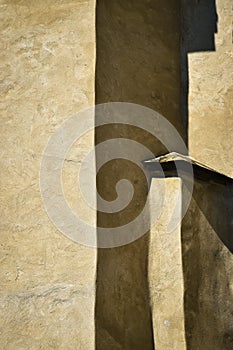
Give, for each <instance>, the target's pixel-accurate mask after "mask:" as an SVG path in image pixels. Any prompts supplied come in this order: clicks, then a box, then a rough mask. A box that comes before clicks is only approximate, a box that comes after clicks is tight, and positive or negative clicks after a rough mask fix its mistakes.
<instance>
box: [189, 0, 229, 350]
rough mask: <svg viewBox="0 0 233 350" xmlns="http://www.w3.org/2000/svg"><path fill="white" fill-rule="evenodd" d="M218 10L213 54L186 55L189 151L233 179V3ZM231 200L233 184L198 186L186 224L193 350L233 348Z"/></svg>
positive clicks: (225, 0) (221, 3)
mask: <svg viewBox="0 0 233 350" xmlns="http://www.w3.org/2000/svg"><path fill="white" fill-rule="evenodd" d="M193 3H194V2H193ZM201 3H202V4H203V2H201V1H200V2H199V5H200V6H201ZM206 3H207V2H206ZM210 3H212V4H214V1H213V2H209V4H210ZM199 5H198V3H197V4H195V6H199ZM216 11H217V14H218V23H217V29H218V31H217V33H215V34H214V40H215V49H213V47H212V48H210V49H211V50H210V51H209V52H207V51H205V50H204V51H203V50H202V52H191V53H189V54H188V64H189V99H188V106H189V150H190V154H191V155H192V156H193V157H194V158H196V159H197V160H198V161H201V162H202V163H204V164H206V165H209V166H210V167H212V168H214V169H216V170H217V171H219V172H222V173H224V174H226V175H228V176H231V177H232V176H233V172H232V169H233V167H232V165H233V159H232V147H233V143H232V142H233V137H232V136H233V110H232V100H233V79H232V78H233V75H232V73H233V71H232V60H233V46H232V18H233V17H232V1H231V0H217V1H216ZM212 15H213V13H212ZM213 20H214V18H213ZM189 21H190V22H191V21H192V18H190V19H189ZM194 34H195V33H194ZM207 44H208V43H207ZM209 46H211V44H209ZM204 48H205V47H203V48H202V49H204ZM207 48H208V45H207ZM210 180H211V179H210ZM232 198H233V197H232V185H231V186H230V185H228V186H224V185H218V184H215V183H209V182H208V181H204V182H202V181H196V182H195V186H194V192H193V199H192V202H191V205H190V208H189V211H188V213H187V215H186V217H185V219H184V220H183V225H182V237H183V260H184V261H183V262H184V264H183V265H184V277H185V291H186V292H185V310H186V336H187V344H188V349H191V350H192V349H193V350H196V349H214V350H220V349H226V350H228V349H232V346H233V330H232V324H233V318H232V302H233V292H232V269H233V256H232V253H231V252H230V250H229V249H228V248H227V246H225V245H224V244H223V242H222V240H221V239H223V240H224V241H225V243H227V242H228V243H229V244H228V246H230V245H231V247H232V238H231V237H232V232H233V227H232V203H233V202H232Z"/></svg>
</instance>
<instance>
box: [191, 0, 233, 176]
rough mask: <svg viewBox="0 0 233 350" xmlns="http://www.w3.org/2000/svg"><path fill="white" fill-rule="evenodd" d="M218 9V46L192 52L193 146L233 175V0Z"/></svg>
mask: <svg viewBox="0 0 233 350" xmlns="http://www.w3.org/2000/svg"><path fill="white" fill-rule="evenodd" d="M197 6H198V5H197ZM216 10H217V14H218V24H217V27H218V33H216V34H215V46H216V50H215V51H210V52H193V53H189V55H188V61H189V149H190V154H191V156H193V157H194V158H196V159H198V160H199V161H200V162H203V163H205V164H207V165H209V166H211V167H212V168H215V169H216V170H218V171H220V172H223V173H225V174H227V175H229V176H233V157H232V149H233V136H232V135H233V108H232V101H233V69H232V66H233V44H232V21H233V10H232V0H217V1H216Z"/></svg>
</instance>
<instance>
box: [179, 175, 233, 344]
mask: <svg viewBox="0 0 233 350" xmlns="http://www.w3.org/2000/svg"><path fill="white" fill-rule="evenodd" d="M232 212H233V184H232V181H230V180H229V182H228V184H227V185H219V184H214V183H208V182H203V181H199V180H198V181H197V180H196V181H195V184H194V191H193V199H192V202H191V205H190V208H189V210H188V212H187V214H186V216H185V218H184V220H183V224H182V243H183V264H184V282H185V318H186V337H187V346H188V349H214V350H218V349H226V350H230V349H232V346H233V329H232V321H233V317H232V315H233V303H232V300H233V292H232V288H231V287H230V285H231V276H232V274H233V265H232V251H233V220H232Z"/></svg>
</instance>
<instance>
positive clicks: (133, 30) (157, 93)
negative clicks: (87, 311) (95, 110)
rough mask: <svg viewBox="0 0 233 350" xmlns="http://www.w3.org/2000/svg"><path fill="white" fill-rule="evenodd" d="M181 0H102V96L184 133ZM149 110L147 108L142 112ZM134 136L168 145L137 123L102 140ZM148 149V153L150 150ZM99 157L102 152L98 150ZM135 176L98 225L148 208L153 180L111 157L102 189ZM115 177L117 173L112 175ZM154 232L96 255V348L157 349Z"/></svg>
mask: <svg viewBox="0 0 233 350" xmlns="http://www.w3.org/2000/svg"><path fill="white" fill-rule="evenodd" d="M179 14H180V4H179V1H176V0H169V1H167V2H164V1H141V0H136V1H135V0H132V1H131V0H129V1H125V0H120V1H117V2H116V1H109V0H100V1H98V3H97V23H96V26H97V66H96V102H97V103H104V102H111V101H112V102H115V101H121V102H132V103H136V104H141V105H144V106H147V107H150V108H152V109H154V110H155V111H158V112H160V113H161V114H162V115H164V116H165V117H166V118H167V119H168V120H169V121H171V122H172V123H173V124H174V125H175V126H176V128H177V129H178V130H179V132H180V133H181V134H182V135H184V133H185V132H184V128H183V125H182V120H181V116H180V50H179V43H180V17H179ZM142 118H143V116H142ZM114 137H116V138H124V137H125V138H128V139H133V140H136V141H137V142H139V143H141V144H144V145H145V146H146V147H148V149H149V150H151V151H152V152H153V153H154V154H158V153H161V152H166V149H165V147H164V146H162V145H161V144H160V143H159V142H158V140H157V139H156V138H154V137H152V136H151V135H150V134H148V133H146V132H145V131H143V130H139V129H137V128H134V127H132V128H129V127H127V126H122V125H121V126H113V125H110V126H107V127H106V126H105V127H103V128H98V129H97V130H96V143H100V142H102V141H104V140H106V139H110V138H114ZM148 154H150V153H147V152H145V153H144V155H142V160H143V159H146V158H148ZM96 157H97V163H98V161H99V160H100V159H101V153H98V152H97V154H96ZM122 178H127V179H129V180H130V181H132V184H133V185H134V190H135V197H134V200H133V201H132V202H131V203H130V205H129V206H128V207H127V209H126V210H124V211H123V212H119V213H118V214H113V215H106V214H103V213H98V225H99V226H104V227H114V226H120V225H123V224H125V223H127V222H129V221H130V220H132V219H134V218H135V217H136V216H137V215H138V213H140V211H141V210H142V208H143V206H144V204H145V199H146V196H147V184H146V182H145V178H144V177H143V175H142V173H141V171H139V169H137V167H136V166H134V165H132V164H130V162H125V161H121V160H119V161H115V162H111V163H110V164H107V165H106V166H105V167H104V168H103V169H102V172H101V175H100V176H99V178H98V187H99V190H100V193H101V195H102V196H103V197H104V198H105V199H107V200H113V199H115V197H114V196H115V191H114V189H115V184H116V182H117V181H118V180H119V179H122ZM109 180H111V181H109ZM148 249H149V235H148V234H146V235H144V236H143V237H142V238H140V239H138V240H137V241H135V242H133V243H131V244H128V245H126V246H122V247H118V248H112V249H99V250H98V257H97V291H96V310H95V312H96V313H95V317H96V348H97V349H99V350H104V349H122V348H123V349H127V350H129V349H134V350H136V349H142V348H143V349H153V347H154V341H153V330H152V317H151V308H150V295H149V283H148Z"/></svg>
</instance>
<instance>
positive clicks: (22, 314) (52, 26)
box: [0, 0, 96, 350]
mask: <svg viewBox="0 0 233 350" xmlns="http://www.w3.org/2000/svg"><path fill="white" fill-rule="evenodd" d="M0 11H1V24H0V26H1V65H2V67H1V141H0V142H1V236H0V241H1V244H0V247H1V253H0V255H1V268H0V279H1V287H0V310H1V311H0V312H1V319H0V342H1V345H0V347H1V349H6V350H10V349H12V350H13V349H46V350H47V349H72V350H73V349H82V350H84V349H86V350H90V349H93V348H94V302H95V268H96V264H95V262H96V252H95V250H93V249H90V248H87V247H83V246H80V245H78V244H76V243H74V242H72V241H70V240H69V239H67V238H66V237H64V236H63V235H62V234H61V233H60V232H58V231H57V230H56V228H55V227H54V226H53V224H52V223H51V222H50V220H49V219H48V217H47V214H46V212H45V210H44V207H43V204H42V200H41V196H40V189H39V171H40V162H41V157H42V153H43V150H44V148H45V146H46V144H47V142H48V139H49V137H50V135H51V134H52V133H53V132H54V130H55V129H56V128H57V127H58V126H59V125H60V124H61V123H62V122H63V121H64V120H66V119H67V118H68V117H69V116H71V115H73V114H74V113H76V112H78V111H79V110H81V109H83V108H86V107H88V106H90V105H93V103H94V58H95V30H94V29H95V26H94V22H95V3H94V1H92V0H90V1H89V0H88V1H81V0H80V1H79V0H74V1H73V0H63V1H57V0H54V1H44V0H39V1H32V0H23V1H13V0H12V1H4V0H3V1H1V5H0ZM91 144H93V137H92V139H90V138H89V139H88V140H87V141H86V144H85V142H84V144H83V147H84V149H85V147H89V146H90V145H91ZM74 167H75V163H72V162H70V163H69V167H68V168H66V174H67V175H65V178H64V182H65V183H67V182H69V181H70V174H72V173H73V170H74Z"/></svg>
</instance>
